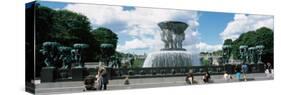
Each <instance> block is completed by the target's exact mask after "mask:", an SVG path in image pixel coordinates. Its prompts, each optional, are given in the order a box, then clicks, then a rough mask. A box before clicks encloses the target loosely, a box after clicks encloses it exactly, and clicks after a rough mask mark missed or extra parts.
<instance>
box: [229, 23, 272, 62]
mask: <svg viewBox="0 0 281 95" xmlns="http://www.w3.org/2000/svg"><path fill="white" fill-rule="evenodd" d="M240 45H247V46H248V47H255V46H257V45H264V47H265V48H264V55H263V56H262V59H263V61H264V62H271V63H272V62H273V31H272V30H271V29H269V28H266V27H261V28H259V29H257V30H256V31H249V32H246V33H243V34H241V35H240V36H239V38H238V39H236V40H234V41H233V42H232V55H233V58H234V59H238V58H239V55H240V53H239V46H240Z"/></svg>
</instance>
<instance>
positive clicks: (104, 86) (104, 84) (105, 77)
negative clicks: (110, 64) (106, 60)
mask: <svg viewBox="0 0 281 95" xmlns="http://www.w3.org/2000/svg"><path fill="white" fill-rule="evenodd" d="M102 70H103V72H102V73H101V77H102V89H103V90H106V89H107V84H108V74H107V72H106V70H105V69H102Z"/></svg>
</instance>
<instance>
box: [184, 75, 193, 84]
mask: <svg viewBox="0 0 281 95" xmlns="http://www.w3.org/2000/svg"><path fill="white" fill-rule="evenodd" d="M185 81H186V83H187V84H193V81H194V77H193V74H192V72H189V73H188V74H187V76H186V78H185Z"/></svg>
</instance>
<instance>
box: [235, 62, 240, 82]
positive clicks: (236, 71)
mask: <svg viewBox="0 0 281 95" xmlns="http://www.w3.org/2000/svg"><path fill="white" fill-rule="evenodd" d="M235 73H236V79H237V80H238V81H240V79H241V68H240V67H239V66H238V65H236V66H235Z"/></svg>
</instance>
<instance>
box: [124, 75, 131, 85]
mask: <svg viewBox="0 0 281 95" xmlns="http://www.w3.org/2000/svg"><path fill="white" fill-rule="evenodd" d="M124 84H125V85H129V84H130V82H129V76H126V78H125V82H124Z"/></svg>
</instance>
